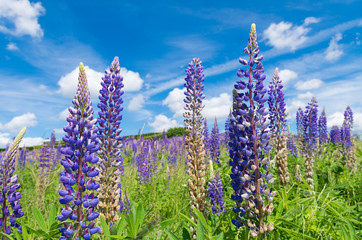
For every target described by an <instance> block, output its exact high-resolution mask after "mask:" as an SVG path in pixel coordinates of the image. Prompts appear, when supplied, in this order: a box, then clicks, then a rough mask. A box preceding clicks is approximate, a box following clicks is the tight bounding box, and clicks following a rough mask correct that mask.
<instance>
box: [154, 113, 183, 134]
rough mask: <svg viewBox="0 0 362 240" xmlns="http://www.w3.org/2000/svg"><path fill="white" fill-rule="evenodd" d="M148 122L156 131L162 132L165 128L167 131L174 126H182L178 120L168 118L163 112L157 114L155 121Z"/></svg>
mask: <svg viewBox="0 0 362 240" xmlns="http://www.w3.org/2000/svg"><path fill="white" fill-rule="evenodd" d="M148 124H149V125H150V126H151V127H153V129H154V131H155V132H162V131H163V130H165V131H167V130H168V129H170V128H173V127H181V125H180V124H178V123H177V122H176V120H174V119H171V118H168V117H166V116H165V115H163V114H159V115H157V116H156V117H155V119H154V121H153V122H151V123H148Z"/></svg>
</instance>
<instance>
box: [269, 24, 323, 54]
mask: <svg viewBox="0 0 362 240" xmlns="http://www.w3.org/2000/svg"><path fill="white" fill-rule="evenodd" d="M316 22H318V20H317V18H313V17H309V18H306V19H305V20H304V24H303V25H301V26H296V25H293V23H290V22H284V21H281V22H280V23H277V24H276V23H272V24H270V26H269V27H268V28H267V29H266V30H264V32H263V36H264V38H265V39H266V40H267V44H269V45H271V46H273V47H275V48H277V49H285V48H286V49H290V50H291V51H295V50H296V49H297V48H298V47H300V46H301V45H302V44H303V43H305V41H306V40H307V39H308V37H307V36H306V35H307V33H308V32H309V31H310V30H311V29H310V28H307V27H306V26H308V25H309V24H311V23H316Z"/></svg>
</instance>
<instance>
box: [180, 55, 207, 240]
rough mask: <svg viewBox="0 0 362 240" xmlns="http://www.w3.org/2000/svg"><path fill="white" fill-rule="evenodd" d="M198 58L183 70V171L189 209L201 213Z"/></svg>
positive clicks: (201, 87) (202, 147)
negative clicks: (187, 177) (185, 177)
mask: <svg viewBox="0 0 362 240" xmlns="http://www.w3.org/2000/svg"><path fill="white" fill-rule="evenodd" d="M201 63H202V62H201V61H200V60H199V59H198V58H194V59H193V61H192V62H190V63H189V66H188V68H187V69H186V74H187V75H186V78H185V81H186V83H185V87H186V91H185V95H186V97H185V99H184V102H185V103H186V105H185V113H184V114H183V116H184V118H185V120H184V123H185V126H186V131H187V132H189V135H187V136H186V137H185V148H186V158H187V160H188V162H187V166H188V170H187V174H188V175H189V176H190V179H189V180H188V185H189V193H190V197H191V209H194V208H196V209H197V210H199V211H200V212H201V213H203V214H204V215H205V203H206V201H205V199H206V195H205V194H206V190H205V187H204V186H205V178H204V177H205V161H204V159H205V155H206V154H205V145H204V142H203V140H204V136H203V134H202V131H203V124H202V123H203V117H202V115H201V110H202V109H203V105H202V99H204V98H205V96H204V95H203V93H202V91H203V90H204V85H203V81H204V79H205V78H204V73H203V67H202V65H201ZM191 219H192V220H193V221H194V222H195V223H196V222H197V219H196V218H195V217H194V216H193V214H191ZM191 232H192V235H193V238H196V230H195V229H193V228H192V229H191Z"/></svg>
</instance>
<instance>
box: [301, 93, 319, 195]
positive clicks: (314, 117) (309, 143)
mask: <svg viewBox="0 0 362 240" xmlns="http://www.w3.org/2000/svg"><path fill="white" fill-rule="evenodd" d="M317 121H318V105H317V99H316V98H315V97H313V98H312V101H311V102H310V103H308V106H306V111H305V112H304V117H303V154H304V161H305V162H304V164H305V175H306V181H307V183H308V184H309V186H310V188H311V189H312V190H314V180H313V172H314V158H315V149H316V148H317V141H318V123H317Z"/></svg>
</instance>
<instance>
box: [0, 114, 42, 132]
mask: <svg viewBox="0 0 362 240" xmlns="http://www.w3.org/2000/svg"><path fill="white" fill-rule="evenodd" d="M37 123H38V122H37V120H36V116H35V114H34V113H25V114H23V115H20V116H16V117H14V118H13V119H11V120H10V121H9V122H7V123H5V124H0V130H6V131H11V132H18V131H20V130H21V129H22V128H23V127H32V126H35V125H36V124H37Z"/></svg>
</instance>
